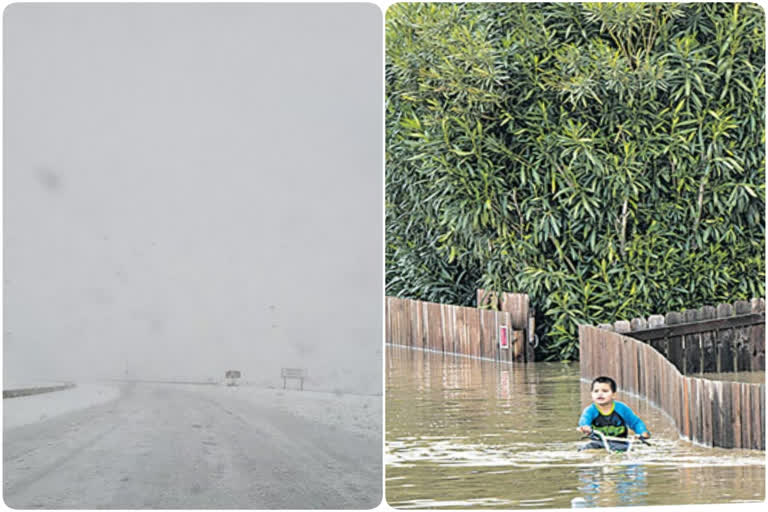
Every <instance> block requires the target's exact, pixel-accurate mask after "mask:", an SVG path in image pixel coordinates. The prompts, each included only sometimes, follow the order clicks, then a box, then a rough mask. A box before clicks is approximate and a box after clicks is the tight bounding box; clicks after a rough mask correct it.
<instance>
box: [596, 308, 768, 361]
mask: <svg viewBox="0 0 768 512" xmlns="http://www.w3.org/2000/svg"><path fill="white" fill-rule="evenodd" d="M598 327H600V328H603V329H606V330H613V331H616V332H619V333H622V334H625V335H627V336H630V337H632V338H635V339H639V340H641V341H644V342H647V343H649V344H650V345H651V346H652V347H653V348H655V349H656V350H657V351H658V352H659V353H661V354H663V355H664V356H665V357H666V358H667V359H668V360H669V361H670V362H671V363H672V364H673V365H675V367H676V368H677V369H678V370H679V371H680V372H681V373H683V374H684V375H692V374H698V373H709V372H733V371H765V300H764V299H752V301H751V302H747V301H739V302H735V303H734V304H720V305H718V306H717V307H714V306H704V307H702V308H699V309H692V310H689V311H685V312H682V313H679V312H671V313H667V314H666V315H651V316H650V317H648V319H647V320H646V319H644V318H635V319H633V320H632V321H626V320H622V321H618V322H615V323H614V324H613V325H611V324H601V325H599V326H598Z"/></svg>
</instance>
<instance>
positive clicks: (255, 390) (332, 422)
mask: <svg viewBox="0 0 768 512" xmlns="http://www.w3.org/2000/svg"><path fill="white" fill-rule="evenodd" d="M197 390H198V391H200V392H204V393H207V394H211V395H214V396H215V395H216V394H220V393H227V394H229V395H234V396H235V397H236V398H237V399H239V400H245V401H249V402H252V403H253V404H255V405H257V406H260V407H263V406H265V405H266V406H269V407H275V408H277V409H280V410H282V411H284V412H287V413H289V414H292V415H295V416H299V417H301V418H305V419H307V420H310V421H316V422H319V423H322V424H324V425H328V426H332V427H335V428H338V429H340V430H346V431H348V432H350V433H353V434H357V435H360V436H363V437H367V438H372V439H374V440H380V439H381V435H382V424H381V419H382V397H381V396H380V395H378V396H377V395H356V394H349V393H341V392H327V391H307V390H305V391H299V390H295V389H268V388H261V387H255V386H248V385H245V386H232V387H229V386H218V387H211V388H207V387H205V386H199V387H198V389H197Z"/></svg>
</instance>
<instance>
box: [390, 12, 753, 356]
mask: <svg viewBox="0 0 768 512" xmlns="http://www.w3.org/2000/svg"><path fill="white" fill-rule="evenodd" d="M386 36H387V57H386V85H387V103H386V109H387V113H386V120H387V173H386V286H387V293H388V294H389V295H396V296H401V297H410V298H416V299H422V300H432V301H442V302H450V303H454V304H463V305H472V304H473V303H474V300H475V298H474V294H475V289H476V288H479V287H482V288H487V289H492V290H496V291H503V290H506V291H515V292H527V293H529V294H530V295H531V298H532V302H533V304H534V305H535V306H536V307H537V310H538V311H539V312H540V318H539V319H538V324H539V331H540V332H539V335H540V337H541V338H542V341H543V343H542V351H543V354H541V355H544V356H546V357H547V358H550V359H552V358H562V359H569V358H573V357H575V356H576V355H577V340H576V337H577V325H578V324H579V323H590V324H596V323H600V322H611V321H614V320H617V319H629V318H632V317H635V316H640V315H648V314H651V313H657V312H666V311H671V310H676V309H678V310H679V309H684V308H693V307H698V306H700V305H704V304H714V303H718V302H732V301H734V300H738V299H748V298H750V297H757V296H764V293H765V290H764V282H765V262H764V245H765V230H764V218H763V212H764V209H765V198H764V196H765V185H764V182H765V174H764V166H765V154H764V144H765V127H764V122H763V119H764V115H765V111H764V104H765V98H764V94H765V93H764V90H765V68H764V62H765V46H764V14H763V12H762V10H761V9H760V8H759V7H758V6H755V5H751V4H724V3H714V4H701V3H700V4H604V3H602V4H467V5H462V4H397V5H394V6H392V7H390V8H389V10H388V11H387V27H386Z"/></svg>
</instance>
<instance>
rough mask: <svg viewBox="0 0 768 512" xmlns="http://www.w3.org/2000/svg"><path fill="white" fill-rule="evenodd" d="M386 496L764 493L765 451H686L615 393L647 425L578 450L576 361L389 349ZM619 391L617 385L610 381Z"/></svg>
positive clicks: (439, 499)
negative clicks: (637, 439) (627, 443)
mask: <svg viewBox="0 0 768 512" xmlns="http://www.w3.org/2000/svg"><path fill="white" fill-rule="evenodd" d="M386 372H387V381H386V385H387V390H386V397H387V398H386V453H385V462H386V497H387V502H388V503H389V504H390V505H391V506H393V507H395V508H400V509H411V508H432V509H434V508H570V507H571V504H572V502H573V500H574V499H575V500H576V502H577V503H578V504H580V505H581V506H585V507H595V506H599V507H609V506H623V505H674V504H702V503H742V502H750V501H762V500H763V499H764V498H765V490H764V489H765V452H762V451H760V452H756V451H743V450H726V449H719V448H706V447H701V446H695V445H693V444H691V443H690V442H687V441H685V440H682V439H680V438H679V436H678V434H677V431H676V429H675V428H674V424H673V423H672V421H671V420H670V419H669V418H668V417H667V416H665V415H664V414H663V413H662V412H661V411H659V410H658V409H655V408H653V407H652V406H650V405H649V404H648V403H647V402H645V401H644V400H641V399H638V398H635V397H632V396H627V395H625V394H623V393H621V391H619V394H618V399H619V400H621V401H623V402H625V403H627V404H628V405H629V406H630V407H632V408H633V409H634V410H635V412H636V413H637V414H638V415H639V416H640V417H641V418H642V419H643V420H644V422H645V423H646V425H647V426H648V428H649V429H650V431H651V432H652V435H653V437H652V440H651V441H652V443H653V444H652V446H650V447H647V446H641V447H639V448H637V449H636V450H633V451H631V452H630V453H628V454H608V453H606V452H601V451H582V452H579V451H578V447H579V446H580V445H581V444H583V443H584V442H585V441H583V440H581V434H579V433H578V432H576V430H575V426H576V422H577V420H578V417H579V414H580V413H581V411H582V409H583V408H584V407H585V406H586V405H587V404H588V403H589V401H590V397H589V390H588V384H587V383H582V382H581V381H580V380H579V366H578V363H571V364H564V363H534V364H528V365H523V364H519V365H507V364H499V363H495V362H490V361H479V360H475V359H470V358H466V357H458V356H447V355H442V354H437V353H431V352H423V351H418V350H409V349H406V348H401V347H394V346H388V347H387V368H386ZM619 386H621V383H619Z"/></svg>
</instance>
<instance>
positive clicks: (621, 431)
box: [577, 377, 651, 450]
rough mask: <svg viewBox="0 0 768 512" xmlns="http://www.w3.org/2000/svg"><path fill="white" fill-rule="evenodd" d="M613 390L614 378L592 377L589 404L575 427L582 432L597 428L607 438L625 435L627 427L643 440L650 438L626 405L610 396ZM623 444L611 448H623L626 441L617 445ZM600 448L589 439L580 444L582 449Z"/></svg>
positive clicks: (614, 390)
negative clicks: (582, 444)
mask: <svg viewBox="0 0 768 512" xmlns="http://www.w3.org/2000/svg"><path fill="white" fill-rule="evenodd" d="M615 393H616V381H614V380H613V379H612V378H610V377H598V378H596V379H595V380H593V381H592V403H591V404H590V405H589V406H587V408H586V409H584V412H582V413H581V418H579V426H578V427H577V430H580V431H581V432H582V433H584V434H590V433H592V430H598V431H600V432H602V433H603V434H604V435H606V436H608V437H627V433H628V432H627V427H629V428H631V429H632V430H633V431H634V432H635V434H637V435H639V436H640V437H643V438H645V439H647V438H649V437H651V434H650V433H649V432H648V429H647V428H646V427H645V423H643V421H642V420H641V419H640V418H638V417H637V415H636V414H635V413H634V412H632V409H630V408H629V406H627V405H626V404H624V403H622V402H619V401H618V400H614V399H613V396H614V394H615ZM623 444H624V443H621V442H618V444H617V445H614V446H612V448H613V449H618V450H621V449H624V450H626V449H627V447H628V446H629V444H628V443H627V444H626V446H621V445H623ZM612 445H613V443H612ZM602 447H603V445H602V443H601V442H599V441H592V442H590V443H589V444H587V445H586V446H584V447H583V449H590V448H602Z"/></svg>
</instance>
